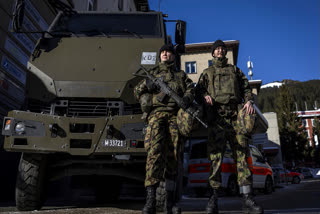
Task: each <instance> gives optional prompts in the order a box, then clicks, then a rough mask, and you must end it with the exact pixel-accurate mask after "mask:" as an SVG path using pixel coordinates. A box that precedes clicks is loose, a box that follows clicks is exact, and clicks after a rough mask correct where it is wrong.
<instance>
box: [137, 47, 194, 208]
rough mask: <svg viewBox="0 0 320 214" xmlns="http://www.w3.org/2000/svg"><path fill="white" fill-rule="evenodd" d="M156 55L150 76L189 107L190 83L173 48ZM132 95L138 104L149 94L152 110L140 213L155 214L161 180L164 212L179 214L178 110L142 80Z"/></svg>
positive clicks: (148, 118) (162, 48) (191, 86)
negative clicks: (178, 66)
mask: <svg viewBox="0 0 320 214" xmlns="http://www.w3.org/2000/svg"><path fill="white" fill-rule="evenodd" d="M159 53H160V61H161V62H160V63H159V64H158V66H156V67H155V68H154V69H153V70H151V71H150V74H152V75H153V76H155V77H162V78H163V80H164V82H165V83H166V84H167V85H168V86H169V87H170V88H171V89H172V90H174V91H175V92H176V93H177V94H178V95H179V96H180V97H183V105H185V107H188V106H189V105H190V104H191V102H192V101H193V99H194V96H193V82H192V80H190V79H189V78H188V77H187V75H186V74H185V73H184V72H183V71H181V70H177V69H176V68H175V65H174V60H175V51H174V48H173V46H172V45H164V46H162V47H161V49H160V51H159ZM134 94H135V97H136V99H137V100H140V101H141V99H140V98H141V96H143V95H144V94H152V102H151V103H152V107H151V112H150V113H149V116H148V117H147V121H148V127H147V130H146V135H145V142H144V143H145V149H146V151H147V163H146V179H145V187H146V190H147V200H146V204H145V206H144V208H143V210H142V213H144V214H149V213H155V212H156V199H155V197H156V188H157V187H158V185H159V182H160V181H162V180H164V178H165V179H166V187H165V188H166V202H165V207H164V211H165V213H179V212H181V209H180V208H178V207H177V205H176V201H174V188H175V176H176V169H177V163H178V160H179V158H180V155H181V154H180V153H181V146H182V145H181V143H180V142H181V140H179V130H178V125H177V113H178V110H179V107H178V105H177V104H176V103H175V101H174V100H173V99H172V98H170V97H168V96H167V95H165V94H164V93H163V92H161V91H159V89H158V88H157V87H156V86H155V85H154V83H153V82H152V81H151V80H149V79H144V80H142V81H141V82H140V83H139V84H138V85H137V86H136V87H135V89H134ZM149 103H150V102H149Z"/></svg>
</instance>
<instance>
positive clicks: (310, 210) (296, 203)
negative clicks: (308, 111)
mask: <svg viewBox="0 0 320 214" xmlns="http://www.w3.org/2000/svg"><path fill="white" fill-rule="evenodd" d="M255 198H256V201H257V202H258V203H259V204H261V205H262V206H263V207H264V208H265V213H268V214H269V213H281V214H289V213H295V214H304V213H306V214H320V203H319V202H320V179H318V180H315V179H310V180H304V181H303V182H302V183H300V184H289V185H285V184H283V185H282V186H281V187H278V188H276V190H275V192H274V193H272V194H270V195H264V194H262V193H259V192H257V194H256V197H255ZM207 201H208V199H207V198H195V197H190V196H183V199H182V201H181V207H182V209H183V213H186V214H204V213H205V212H204V210H205V207H206V204H207ZM143 205H144V199H143V198H142V197H138V198H137V197H122V199H121V200H120V201H119V202H118V203H114V204H103V205H97V204H94V202H93V200H92V197H91V196H87V198H86V197H84V196H82V197H81V198H78V199H76V198H73V199H72V200H71V201H65V200H64V198H63V197H62V198H60V199H59V198H55V199H51V201H48V202H47V203H46V205H45V207H43V208H42V209H41V210H39V211H31V212H18V211H17V210H16V208H15V207H14V203H13V202H11V203H3V204H0V213H1V214H2V213H8V214H31V213H32V214H47V213H50V214H51V213H54V214H64V213H68V214H84V213H85V214H104V213H106V214H118V213H119V214H129V213H132V214H138V213H141V209H142V207H143ZM219 208H220V213H222V214H225V213H230V214H238V213H242V212H241V198H240V197H221V198H220V199H219Z"/></svg>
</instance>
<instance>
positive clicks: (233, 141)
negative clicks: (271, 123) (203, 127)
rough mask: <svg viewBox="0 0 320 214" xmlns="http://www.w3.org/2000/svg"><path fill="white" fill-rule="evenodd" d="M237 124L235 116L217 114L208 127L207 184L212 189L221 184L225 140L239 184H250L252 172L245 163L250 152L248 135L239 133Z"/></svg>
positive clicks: (239, 128)
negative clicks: (233, 161) (208, 171)
mask: <svg viewBox="0 0 320 214" xmlns="http://www.w3.org/2000/svg"><path fill="white" fill-rule="evenodd" d="M238 124H239V123H238ZM238 124H237V117H232V118H230V117H223V116H219V115H217V117H216V118H215V122H214V123H212V124H211V125H210V126H209V128H208V147H207V151H208V156H209V160H210V161H211V165H210V175H209V184H210V186H211V187H212V188H214V189H218V188H219V187H220V186H221V164H222V161H223V156H224V153H225V150H226V146H227V142H228V143H229V145H230V147H231V150H232V154H233V158H234V160H235V161H236V166H237V177H238V184H239V186H247V185H251V184H252V174H251V171H250V169H249V167H248V163H247V158H248V157H249V154H250V150H249V145H248V137H247V136H245V135H242V134H239V131H240V130H241V127H238V126H239V125H238Z"/></svg>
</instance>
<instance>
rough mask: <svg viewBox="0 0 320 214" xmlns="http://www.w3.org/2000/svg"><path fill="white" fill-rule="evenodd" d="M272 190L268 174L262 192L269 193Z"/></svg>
mask: <svg viewBox="0 0 320 214" xmlns="http://www.w3.org/2000/svg"><path fill="white" fill-rule="evenodd" d="M272 191H273V182H272V179H271V177H270V176H268V177H267V178H266V183H265V185H264V193H265V194H270V193H272Z"/></svg>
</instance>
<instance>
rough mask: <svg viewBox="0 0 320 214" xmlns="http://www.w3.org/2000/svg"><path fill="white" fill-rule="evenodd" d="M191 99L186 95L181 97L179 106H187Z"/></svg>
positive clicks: (184, 107) (185, 107)
mask: <svg viewBox="0 0 320 214" xmlns="http://www.w3.org/2000/svg"><path fill="white" fill-rule="evenodd" d="M191 101H192V100H191V99H190V97H187V96H184V97H182V104H181V107H182V108H183V109H187V108H189V107H190V105H191V103H192V102H191Z"/></svg>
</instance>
